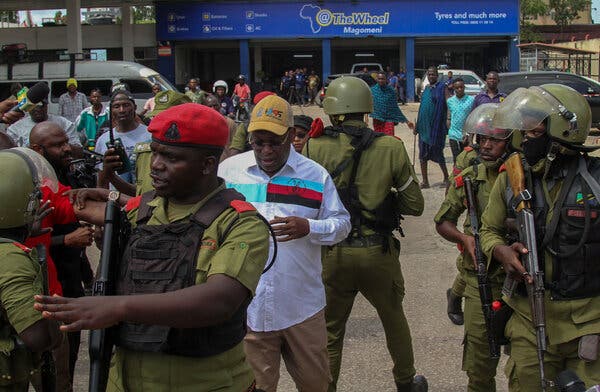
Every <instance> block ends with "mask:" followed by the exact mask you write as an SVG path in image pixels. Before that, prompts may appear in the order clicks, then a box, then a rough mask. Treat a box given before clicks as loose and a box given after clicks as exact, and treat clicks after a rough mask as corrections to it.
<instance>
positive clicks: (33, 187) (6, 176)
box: [0, 147, 58, 229]
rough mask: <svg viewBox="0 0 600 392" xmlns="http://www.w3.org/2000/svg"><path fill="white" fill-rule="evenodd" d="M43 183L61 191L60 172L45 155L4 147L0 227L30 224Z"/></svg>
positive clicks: (0, 161) (0, 162) (0, 171)
mask: <svg viewBox="0 0 600 392" xmlns="http://www.w3.org/2000/svg"><path fill="white" fill-rule="evenodd" d="M41 186H48V187H49V188H50V189H51V190H52V191H53V192H57V191H58V181H57V179H56V174H55V173H54V170H53V169H52V166H50V164H49V163H48V161H46V160H45V159H44V157H42V156H41V155H40V154H38V153H36V152H35V151H33V150H31V149H29V148H21V147H17V148H10V149H7V150H3V151H0V200H2V203H0V229H13V228H18V227H23V226H28V227H30V225H31V224H32V222H33V219H34V216H35V214H36V212H37V208H38V207H39V202H40V198H41V192H40V187H41Z"/></svg>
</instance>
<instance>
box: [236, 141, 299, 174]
mask: <svg viewBox="0 0 600 392" xmlns="http://www.w3.org/2000/svg"><path fill="white" fill-rule="evenodd" d="M249 153H250V154H251V156H252V163H251V164H250V165H248V169H247V171H248V173H250V174H253V175H259V176H261V177H268V175H267V173H265V172H264V171H263V170H262V169H261V168H260V167H259V166H258V163H256V158H255V156H254V152H253V151H249ZM300 157H301V155H300V154H298V153H297V152H296V150H294V146H291V147H290V155H289V156H288V159H287V161H286V162H285V164H284V165H283V167H282V168H281V169H279V171H278V172H277V173H275V174H274V175H273V177H277V176H279V175H282V173H284V172H285V171H286V170H288V169H289V170H291V173H289V174H295V173H296V168H297V167H298V164H299V161H300V159H301V158H300Z"/></svg>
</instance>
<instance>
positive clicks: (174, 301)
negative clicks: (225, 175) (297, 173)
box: [36, 103, 269, 392]
mask: <svg viewBox="0 0 600 392" xmlns="http://www.w3.org/2000/svg"><path fill="white" fill-rule="evenodd" d="M149 130H150V132H151V133H152V146H151V147H152V163H151V170H152V171H151V177H152V185H153V187H154V189H155V191H152V192H149V193H145V194H143V195H141V196H138V197H135V198H132V199H129V201H128V202H127V205H126V208H125V210H126V211H127V214H128V218H129V221H130V222H131V224H132V226H133V227H134V228H133V230H132V234H131V236H130V239H129V241H128V244H127V246H126V249H125V252H124V256H123V257H124V259H123V262H122V265H123V267H122V268H121V271H120V274H119V278H118V280H117V293H118V294H120V295H119V296H113V297H110V298H108V297H106V298H105V297H85V298H77V299H69V298H62V297H36V300H37V301H38V302H39V303H38V304H36V308H37V309H38V310H41V311H44V312H43V315H44V317H46V318H50V319H56V320H62V321H65V322H66V323H67V324H66V325H65V326H63V327H62V328H63V329H64V330H66V331H73V330H80V329H97V328H105V327H108V326H111V325H115V324H117V323H119V322H121V324H120V326H119V339H118V343H117V346H118V348H117V350H116V353H115V356H114V357H113V361H112V364H111V369H110V375H109V386H108V390H109V391H124V390H145V391H152V392H155V391H165V392H166V391H175V390H178V391H183V390H199V391H217V390H218V391H231V392H234V391H235V392H239V391H253V390H254V386H253V385H254V384H253V380H254V376H253V374H252V371H251V370H250V367H249V366H248V364H247V363H246V360H245V355H244V350H243V345H242V339H243V338H244V335H245V332H246V308H247V306H248V304H249V302H250V300H251V298H252V296H253V295H254V291H255V289H256V286H257V284H258V280H259V278H260V275H261V272H262V270H263V268H264V266H265V261H266V259H267V257H268V248H269V232H268V229H267V226H266V225H265V224H264V223H262V221H261V220H260V219H259V216H258V214H257V212H256V210H255V209H254V208H253V207H252V206H251V205H250V204H248V203H246V202H244V201H242V200H243V197H242V196H241V195H240V194H239V193H237V192H235V191H233V190H226V189H225V184H224V182H223V180H222V179H220V178H218V177H217V166H218V162H219V156H220V155H221V152H222V149H223V146H224V145H225V143H226V141H227V124H226V123H225V120H224V119H223V116H221V114H219V113H218V112H216V111H215V110H213V109H211V108H208V107H206V106H202V105H197V104H193V103H188V104H183V105H179V106H175V107H173V108H170V109H168V110H165V111H164V112H162V113H160V114H158V115H157V116H156V117H155V118H154V119H153V120H152V122H151V123H150V127H149ZM97 192H98V194H101V193H102V192H107V190H104V191H103V190H99V191H97ZM103 195H104V197H106V194H105V193H104V194H103ZM109 196H110V197H111V199H113V200H119V201H120V202H121V203H123V201H124V200H125V199H126V198H125V197H121V196H120V195H118V194H112V195H109ZM85 208H87V207H85ZM85 208H84V210H85ZM83 215H84V216H85V214H83ZM100 215H101V214H100ZM99 218H101V216H100V217H98V216H90V217H88V219H89V220H93V221H94V223H97V222H98V220H99ZM152 266H154V267H152ZM178 267H180V268H178ZM169 271H187V272H186V273H185V274H183V275H181V274H175V273H173V275H171V278H170V279H169V278H166V279H165V275H166V273H167V272H169ZM136 274H137V275H136ZM140 274H141V275H140ZM142 275H143V276H144V279H143V280H136V279H135V277H136V276H142ZM189 280H191V281H192V282H194V283H192V285H191V286H190V285H189V283H185V282H188V281H189ZM140 292H143V293H155V294H148V295H130V294H134V293H136V294H137V293H140Z"/></svg>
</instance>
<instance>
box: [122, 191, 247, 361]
mask: <svg viewBox="0 0 600 392" xmlns="http://www.w3.org/2000/svg"><path fill="white" fill-rule="evenodd" d="M153 193H154V192H153V191H152V192H148V193H146V194H144V195H143V196H142V202H141V204H140V208H139V210H138V217H137V226H136V227H135V229H133V232H132V234H131V237H130V238H129V241H128V243H127V247H126V248H125V253H124V255H123V261H122V263H121V266H120V271H119V279H118V282H117V290H116V291H117V295H136V294H156V293H166V292H170V291H175V290H180V289H183V288H186V287H190V286H193V285H195V284H196V282H195V280H196V264H197V258H198V252H199V251H200V245H201V244H200V243H201V241H202V237H203V233H204V231H205V230H206V228H207V227H208V226H210V224H211V223H212V222H213V221H214V220H215V219H216V218H217V217H218V216H219V215H221V213H223V212H224V211H225V210H227V209H228V208H229V207H230V202H231V201H233V200H244V197H243V196H242V195H241V194H239V193H238V192H237V191H235V190H233V189H226V190H223V191H221V192H219V193H218V194H216V195H215V196H213V197H212V198H211V199H210V200H209V201H208V202H207V203H206V204H205V205H204V206H203V207H202V208H201V209H200V210H199V211H198V212H196V214H194V215H193V216H192V217H191V218H190V220H189V221H179V222H174V223H170V224H168V225H151V226H150V225H147V224H146V223H147V222H148V220H149V219H150V216H151V215H152V208H151V207H149V206H148V205H147V202H148V201H150V200H152V199H153V198H154V196H153ZM226 234H227V233H224V234H223V237H225V235H226ZM223 239H224V238H220V239H219V242H218V243H217V245H219V244H221V243H222V241H223ZM248 304H249V301H246V302H245V303H243V304H242V305H241V306H240V308H239V309H238V310H237V311H236V313H235V314H234V315H233V317H232V318H231V319H229V320H227V321H226V322H224V323H222V324H220V325H213V326H209V327H202V328H185V329H179V328H172V327H168V326H162V325H146V324H136V323H122V324H120V325H119V334H118V345H119V346H121V347H124V348H127V349H130V350H135V351H146V352H163V353H167V354H172V355H182V356H190V357H208V356H213V355H216V354H219V353H222V352H225V351H227V350H229V349H231V348H233V347H234V346H236V345H237V344H238V343H240V342H241V341H242V339H243V338H244V336H245V334H246V308H247V306H248Z"/></svg>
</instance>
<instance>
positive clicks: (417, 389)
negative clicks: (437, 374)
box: [396, 375, 428, 392]
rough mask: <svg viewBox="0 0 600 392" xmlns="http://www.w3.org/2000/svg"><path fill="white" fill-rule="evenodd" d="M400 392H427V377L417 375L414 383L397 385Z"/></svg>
mask: <svg viewBox="0 0 600 392" xmlns="http://www.w3.org/2000/svg"><path fill="white" fill-rule="evenodd" d="M396 387H397V388H398V392H427V389H428V385H427V379H426V378H425V376H421V375H417V376H415V378H414V379H413V381H412V382H409V383H406V384H399V383H396Z"/></svg>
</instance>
